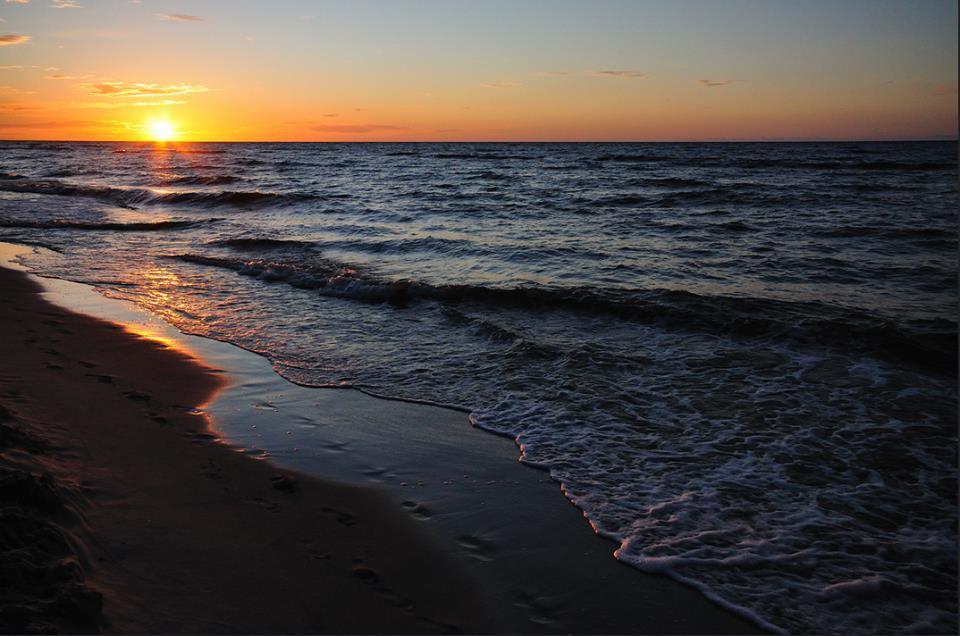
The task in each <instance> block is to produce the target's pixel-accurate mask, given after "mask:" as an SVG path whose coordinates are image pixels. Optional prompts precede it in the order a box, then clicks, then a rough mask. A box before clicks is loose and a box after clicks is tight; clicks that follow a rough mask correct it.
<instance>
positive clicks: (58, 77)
mask: <svg viewBox="0 0 960 636" xmlns="http://www.w3.org/2000/svg"><path fill="white" fill-rule="evenodd" d="M91 77H93V75H59V74H56V75H44V76H43V79H46V80H82V79H90V78H91Z"/></svg>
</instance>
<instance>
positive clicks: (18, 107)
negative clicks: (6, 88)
mask: <svg viewBox="0 0 960 636" xmlns="http://www.w3.org/2000/svg"><path fill="white" fill-rule="evenodd" d="M23 110H43V108H42V107H41V106H37V105H35V104H24V103H22V102H3V103H0V111H5V112H19V111H23Z"/></svg>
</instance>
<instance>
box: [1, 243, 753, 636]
mask: <svg viewBox="0 0 960 636" xmlns="http://www.w3.org/2000/svg"><path fill="white" fill-rule="evenodd" d="M0 247H3V246H0ZM7 247H13V246H7ZM0 251H2V250H0ZM8 251H9V250H8ZM21 251H22V250H21ZM11 255H12V253H11V254H8V256H11ZM35 280H37V279H34V280H30V279H28V278H27V276H26V275H25V274H22V273H20V272H13V271H10V270H4V269H0V295H2V302H0V330H2V331H0V333H3V334H5V339H4V340H3V341H2V342H0V406H2V407H3V409H5V410H0V418H5V419H4V421H3V422H2V426H3V427H4V428H3V429H2V432H3V435H2V437H0V441H2V443H3V447H2V448H0V465H2V466H4V467H14V468H15V469H17V470H18V471H20V472H18V473H17V476H15V480H19V482H17V483H18V484H19V485H18V488H20V489H21V490H22V491H23V492H28V491H29V492H28V494H29V496H28V497H24V496H22V493H21V494H20V495H13V497H14V499H16V498H17V497H19V500H17V501H13V502H12V501H11V495H10V491H9V489H7V488H4V489H0V497H3V498H4V501H3V502H2V505H4V506H8V505H9V504H10V503H16V504H17V505H18V507H19V510H18V513H23V515H25V516H28V517H29V518H30V519H32V520H33V522H35V523H37V524H40V525H41V526H43V527H44V528H48V530H49V531H50V532H52V533H54V534H56V533H59V534H60V535H61V536H63V538H64V539H63V540H62V541H59V542H57V541H54V542H53V543H52V546H53V547H51V548H49V549H45V550H42V551H40V552H39V553H37V554H34V555H32V556H31V559H33V561H35V562H36V563H38V564H39V566H40V569H41V570H42V571H43V574H42V576H41V578H43V577H46V579H50V580H54V581H55V583H56V585H54V586H50V585H46V586H44V585H41V584H36V585H34V584H31V585H25V586H21V587H22V588H23V589H24V590H26V592H27V593H26V594H25V595H23V598H22V599H18V598H17V597H16V594H11V593H10V589H8V588H5V589H2V590H0V594H2V595H5V596H4V597H3V598H0V607H2V608H4V609H0V626H7V625H24V626H29V625H30V624H31V623H30V622H29V621H34V625H35V626H41V627H42V626H44V625H49V626H52V627H56V628H58V629H61V630H68V631H90V629H92V628H93V627H97V626H99V627H101V629H103V630H104V631H108V632H133V633H136V632H166V633H185V632H228V631H231V632H248V633H249V632H275V633H276V632H288V633H289V632H342V633H359V632H390V633H394V632H436V631H466V632H515V633H534V632H536V633H757V632H758V630H757V628H756V627H755V626H754V625H753V624H751V623H749V622H747V621H745V620H743V619H741V618H739V617H737V616H735V615H734V614H732V613H730V612H728V611H726V610H724V609H722V608H720V607H719V606H717V605H715V604H713V603H712V602H710V601H708V600H707V599H705V598H704V597H703V596H701V595H700V594H699V593H698V592H696V591H694V590H692V589H690V588H688V587H686V586H683V585H681V584H679V583H677V582H675V581H673V580H671V579H669V578H667V577H664V576H657V575H650V574H644V573H641V572H639V571H637V570H634V569H633V568H630V567H628V566H626V565H623V564H621V563H620V562H618V561H616V560H615V559H614V558H613V557H612V554H611V553H612V551H613V549H614V548H615V547H616V546H615V544H613V543H612V542H609V541H607V540H604V539H602V538H600V537H597V536H596V535H595V534H594V533H593V532H592V530H591V528H590V526H589V525H588V524H587V523H586V521H585V520H584V519H583V516H582V514H581V513H580V511H579V510H577V509H576V508H575V507H574V506H573V505H572V504H570V502H569V501H567V500H566V499H565V498H564V497H563V495H562V493H561V492H560V489H559V488H558V486H557V484H556V483H555V482H553V481H552V480H551V479H550V478H549V475H548V474H547V473H546V472H544V471H539V470H534V469H532V468H530V467H528V466H523V465H522V464H519V463H518V462H517V461H516V458H517V449H516V447H515V445H514V444H513V442H512V441H511V440H507V439H505V438H501V437H496V436H493V435H490V434H488V433H485V432H483V431H480V430H478V429H475V428H472V427H470V425H469V423H468V422H467V420H466V417H465V415H464V414H463V413H459V412H456V411H451V410H449V409H442V408H437V407H430V406H424V405H418V404H409V403H403V402H394V401H388V400H381V399H376V398H373V397H370V396H366V395H363V394H361V393H359V392H357V391H352V390H324V389H309V388H304V387H297V386H294V385H292V384H290V383H288V382H286V381H285V380H283V379H282V378H280V377H279V376H277V375H276V374H275V373H274V372H273V371H272V370H271V369H270V365H269V363H268V362H267V361H266V360H264V359H263V358H260V357H259V356H256V355H253V354H250V353H248V352H245V351H242V350H240V349H238V348H236V347H232V346H231V345H228V344H224V343H219V342H216V341H212V340H207V339H202V338H196V337H192V336H185V335H183V334H180V333H179V332H176V330H174V329H172V328H169V327H165V326H163V327H160V328H157V326H156V325H154V326H153V327H148V328H144V325H143V324H142V320H141V319H138V317H137V316H136V315H135V314H133V313H131V311H138V310H131V309H125V308H123V307H122V306H121V305H123V303H119V301H114V300H109V299H104V298H102V297H101V296H99V294H96V293H95V292H93V291H92V289H91V288H89V287H85V286H82V285H76V284H74V283H67V282H63V281H56V280H54V281H50V280H43V287H45V288H46V291H47V292H48V294H47V296H48V297H51V298H54V299H55V300H56V302H57V303H61V304H64V305H66V306H69V307H79V308H80V311H83V312H89V313H90V314H92V315H95V316H99V317H100V318H102V319H103V320H98V319H95V318H92V317H89V316H86V315H81V314H76V313H72V312H69V311H66V310H63V309H61V308H60V307H59V306H57V305H53V304H50V303H49V302H47V301H45V300H44V299H43V298H42V297H41V296H40V295H39V294H38V291H39V286H38V285H37V284H36V282H34V281H35ZM111 321H116V322H111ZM118 323H122V324H123V325H124V326H123V327H121V326H120V325H119V324H118ZM138 334H149V337H144V336H143V335H138ZM201 360H202V361H201ZM211 365H212V366H214V367H218V368H211ZM224 370H226V371H227V372H228V373H226V372H224ZM228 378H229V385H227V379H228ZM214 398H216V399H214ZM265 404H269V405H270V408H269V409H263V408H258V407H262V406H263V405H265ZM307 418H313V419H314V420H318V422H316V423H317V426H315V427H313V428H312V429H310V430H313V431H315V432H316V435H317V437H316V439H304V438H300V439H299V441H293V442H290V443H293V444H295V443H299V444H301V445H302V444H303V442H308V445H309V446H311V447H314V448H301V449H295V448H284V447H283V446H282V444H281V443H280V442H283V441H285V440H286V439H288V438H285V437H284V431H285V429H287V428H289V427H290V422H286V420H291V421H297V420H305V419H307ZM211 424H213V425H214V427H215V428H211ZM268 430H272V431H274V434H273V439H272V440H271V439H267V438H257V437H245V436H244V434H243V431H268ZM8 431H13V432H12V433H11V432H8ZM17 431H25V432H26V434H27V435H29V437H25V436H24V435H21V434H20V433H19V432H17ZM258 435H259V433H258ZM289 439H292V440H297V437H296V436H295V437H293V438H289ZM11 440H12V441H11ZM278 440H279V442H278ZM224 441H229V442H230V443H231V444H233V445H234V446H233V447H231V446H228V445H226V444H225V443H223V442H224ZM263 442H269V444H270V445H271V446H270V448H271V456H272V459H271V461H270V462H266V461H261V460H257V459H253V458H252V457H251V456H249V455H247V454H244V453H243V452H238V450H239V449H246V450H248V451H249V450H251V449H254V448H256V446H257V444H258V443H263ZM331 449H332V450H331ZM343 449H348V450H349V452H342V451H343ZM295 451H296V452H295ZM297 471H300V472H297ZM306 473H312V474H314V475H322V476H323V477H324V478H329V479H333V480H340V481H321V480H318V479H315V478H311V477H308V476H306ZM5 474H6V473H5ZM25 474H33V475H42V474H48V475H51V476H52V479H53V481H42V482H40V481H37V480H36V479H34V478H32V477H25V476H24V475H25ZM25 482H29V483H28V484H27V485H24V483H25ZM34 482H37V483H34ZM345 482H351V483H353V484H357V483H363V484H364V485H363V486H357V485H347V484H346V483H345ZM371 487H372V488H371ZM38 488H39V489H41V490H42V489H43V488H46V489H47V490H46V491H44V493H46V494H44V496H43V497H39V499H44V500H46V499H49V500H50V501H52V502H54V505H53V508H52V509H46V508H44V509H37V506H36V505H34V503H32V501H33V500H36V499H38V497H37V496H36V492H37V491H38ZM31 489H32V490H31ZM8 509H9V508H8ZM44 524H47V525H44ZM50 524H54V525H50ZM14 540H17V539H16V538H14ZM2 547H3V548H4V549H7V547H8V546H2ZM63 562H68V563H75V564H76V565H73V566H70V567H69V568H68V570H66V571H63V570H62V568H60V569H58V568H59V565H58V564H60V563H63ZM58 577H59V578H58ZM98 594H99V595H102V605H103V609H102V612H101V611H100V609H99V598H100V597H98ZM57 595H59V599H58V596H57ZM10 607H12V608H14V611H13V613H12V614H9V615H8V612H7V609H6V608H10ZM18 608H19V609H18ZM18 612H19V613H18ZM11 616H12V617H13V618H10V617H11ZM18 620H19V621H20V623H17V622H16V621H18ZM14 631H17V630H14Z"/></svg>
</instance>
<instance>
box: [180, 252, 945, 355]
mask: <svg viewBox="0 0 960 636" xmlns="http://www.w3.org/2000/svg"><path fill="white" fill-rule="evenodd" d="M171 258H175V259H178V260H182V261H185V262H190V263H195V264H199V265H206V266H212V267H220V268H224V269H229V270H233V271H235V272H237V273H239V274H242V275H245V276H251V277H254V278H258V279H260V280H264V281H268V282H286V283H287V284H289V285H291V286H293V287H297V288H301V289H309V290H315V291H316V292H318V293H320V294H321V295H325V296H333V297H338V298H345V299H352V300H359V301H363V302H375V303H387V304H390V305H393V306H395V307H407V306H409V305H411V304H412V303H415V302H416V301H420V300H426V301H439V302H442V303H447V304H460V303H480V304H485V305H493V306H498V307H505V308H514V309H527V310H534V311H553V310H566V311H574V312H580V313H584V314H598V313H599V314H606V315H613V316H617V317H619V318H621V319H624V320H629V321H633V322H638V323H642V324H657V325H660V326H663V327H667V328H672V329H679V330H684V331H690V332H697V333H707V334H711V335H723V336H729V337H736V338H746V339H789V340H792V341H793V342H796V343H799V344H808V345H820V346H823V345H826V346H829V347H837V348H840V349H843V350H856V351H859V352H862V353H866V354H868V355H873V356H876V357H879V358H887V359H893V360H896V361H899V362H905V363H908V364H910V365H913V366H916V367H919V368H924V369H930V370H935V371H940V372H948V373H955V372H956V369H957V359H956V355H955V352H956V350H957V345H958V339H957V323H956V322H952V321H948V320H944V319H932V320H931V319H926V320H913V321H910V322H908V323H895V322H893V321H891V320H887V319H884V318H882V317H878V316H875V315H872V314H869V313H866V312H862V311H857V310H853V309H846V308H840V307H836V306H833V305H827V304H824V303H817V302H787V301H780V300H769V299H761V298H750V297H733V296H702V295H698V294H693V293H691V292H685V291H675V290H619V289H607V290H602V289H596V288H587V287H569V288H557V287H540V286H521V287H509V288H507V287H504V288H500V287H485V286H482V285H468V284H449V285H430V284H427V283H422V282H419V281H416V280H407V279H403V280H395V281H385V280H381V279H378V278H376V277H374V276H369V275H366V274H364V273H363V272H360V271H358V270H357V269H355V268H353V267H351V266H348V265H345V264H343V263H338V262H335V261H332V260H328V259H323V258H313V259H310V260H309V261H303V260H301V261H296V262H289V261H270V260H266V259H253V260H244V259H233V258H219V257H211V256H203V255H195V254H181V255H175V256H171Z"/></svg>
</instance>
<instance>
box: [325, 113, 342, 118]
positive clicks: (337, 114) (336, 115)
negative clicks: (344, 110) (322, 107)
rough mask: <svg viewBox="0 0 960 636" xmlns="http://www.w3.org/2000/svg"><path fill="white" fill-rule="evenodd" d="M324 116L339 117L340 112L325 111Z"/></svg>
mask: <svg viewBox="0 0 960 636" xmlns="http://www.w3.org/2000/svg"><path fill="white" fill-rule="evenodd" d="M323 116H324V117H339V116H340V113H324V114H323Z"/></svg>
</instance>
